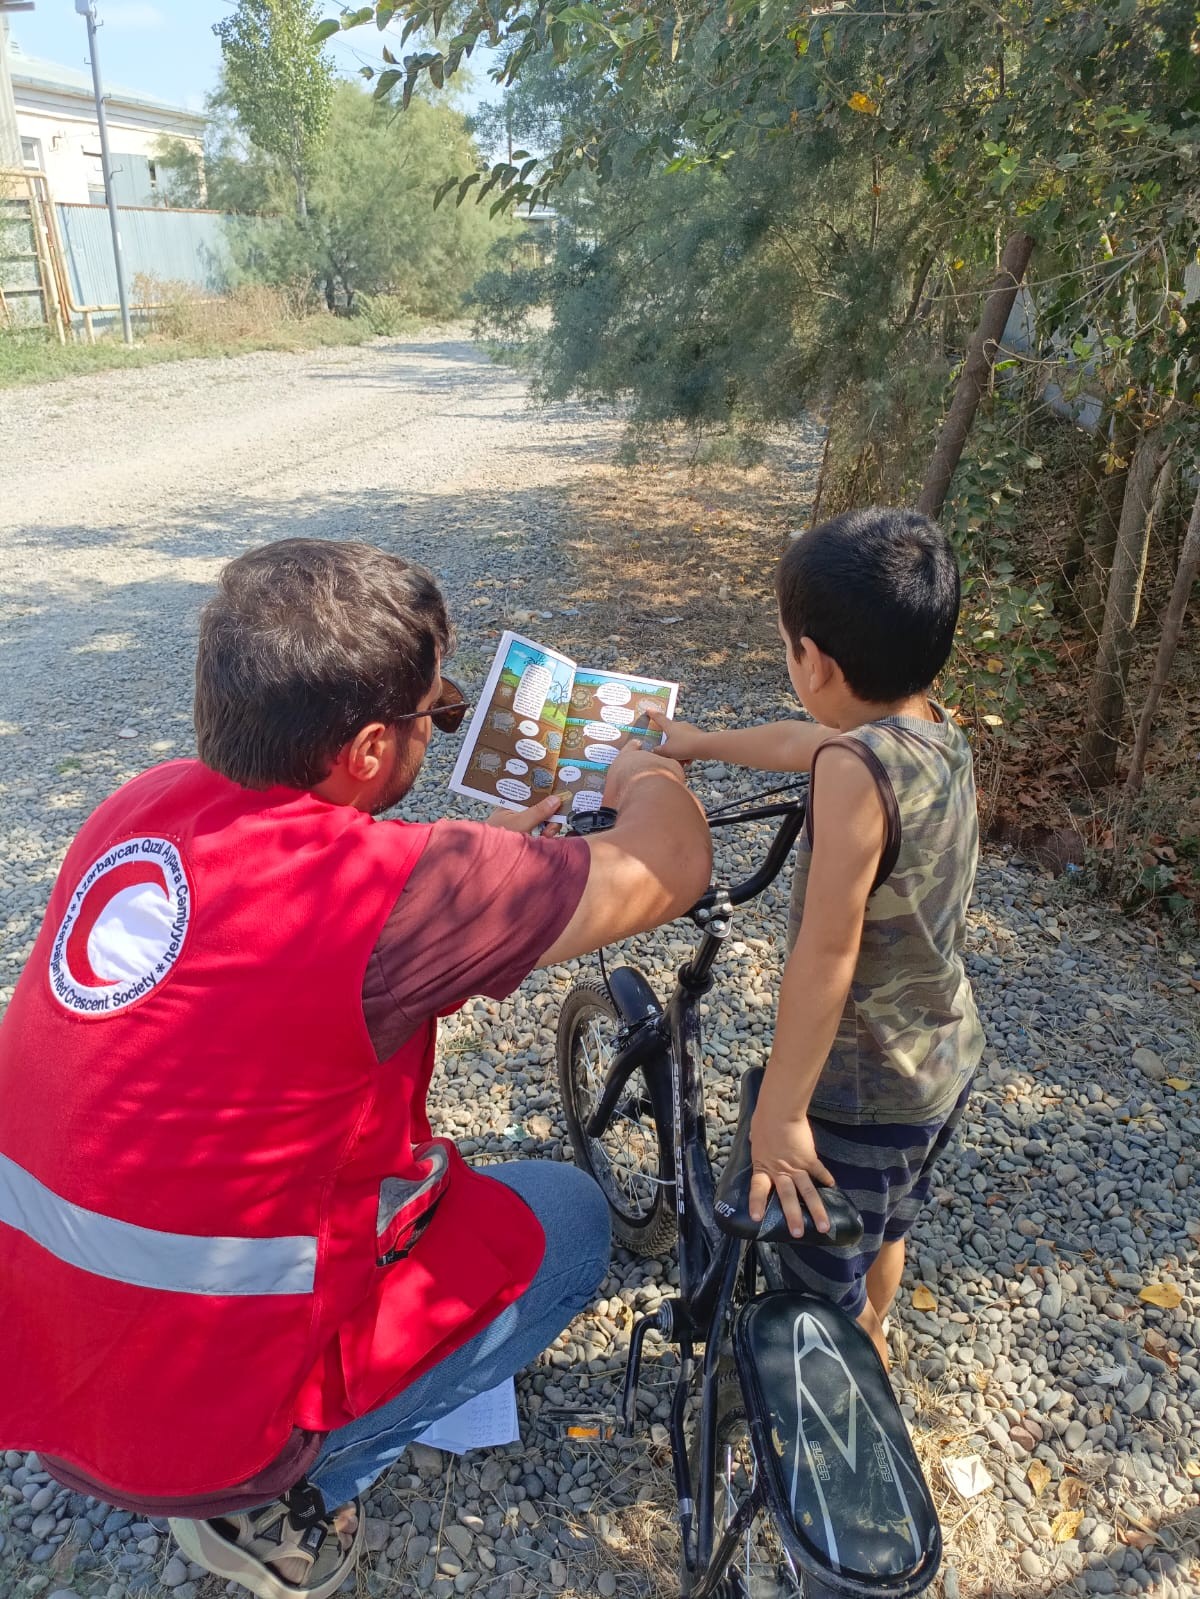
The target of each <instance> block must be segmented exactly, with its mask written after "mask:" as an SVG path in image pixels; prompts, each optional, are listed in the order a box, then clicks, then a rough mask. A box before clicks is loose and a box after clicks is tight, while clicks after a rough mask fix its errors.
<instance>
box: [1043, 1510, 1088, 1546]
mask: <svg viewBox="0 0 1200 1599" xmlns="http://www.w3.org/2000/svg"><path fill="white" fill-rule="evenodd" d="M1082 1520H1083V1511H1082V1510H1060V1511H1059V1513H1058V1515H1057V1516H1055V1518H1054V1520H1053V1521H1052V1522H1051V1523H1050V1536H1051V1537H1052V1538H1053V1539H1054V1541H1055V1543H1069V1542H1070V1541H1071V1539H1072V1538H1074V1537H1075V1536H1076V1534H1077V1533H1078V1531H1079V1523H1080V1522H1081V1521H1082Z"/></svg>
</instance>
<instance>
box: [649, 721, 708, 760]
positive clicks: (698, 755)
mask: <svg viewBox="0 0 1200 1599" xmlns="http://www.w3.org/2000/svg"><path fill="white" fill-rule="evenodd" d="M644 714H645V716H646V720H647V721H648V722H649V723H650V725H651V727H655V728H657V729H658V731H659V732H660V733H665V734H666V738H665V739H664V740H663V742H662V743H661V744H660V745H659V746H658V749H657V750H656V751H655V752H654V753H655V754H656V755H667V756H669V757H670V759H671V760H673V761H680V762H684V761H696V760H703V758H704V744H705V741H706V739H707V737H708V735H707V734H706V733H705V732H703V731H702V729H700V728H698V727H694V726H693V725H692V723H691V722H673V721H672V720H671V718H670V717H669V716H664V715H663V714H662V712H661V711H646V712H645V713H644Z"/></svg>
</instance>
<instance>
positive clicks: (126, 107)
mask: <svg viewBox="0 0 1200 1599" xmlns="http://www.w3.org/2000/svg"><path fill="white" fill-rule="evenodd" d="M9 69H10V72H11V76H12V89H13V100H14V102H15V104H16V110H17V132H18V134H19V136H20V140H21V160H22V163H23V165H24V166H26V167H28V168H31V169H34V170H37V171H40V172H44V173H45V174H46V177H47V179H48V181H49V186H50V194H51V196H52V198H53V199H54V200H56V201H58V202H59V203H60V204H70V203H74V204H78V205H103V204H104V173H103V169H102V167H101V163H100V130H99V127H98V126H97V123H96V106H95V101H94V99H93V97H92V75H91V73H90V72H89V71H88V70H86V69H85V68H82V67H62V66H59V65H58V63H57V62H54V61H41V60H39V59H38V58H37V57H36V56H29V55H25V54H24V52H23V51H22V50H21V48H20V46H19V45H17V43H16V42H15V41H13V40H10V41H9ZM104 105H105V110H106V112H107V114H108V138H109V145H110V147H111V150H112V162H113V188H114V190H115V192H116V197H117V204H118V205H126V206H128V205H165V204H166V203H168V199H169V196H168V194H167V192H166V190H167V187H168V185H167V183H166V181H165V177H164V176H160V174H159V172H158V170H157V167H156V163H155V156H156V154H157V153H158V151H159V149H160V147H161V144H162V141H163V140H164V139H182V140H184V141H185V142H186V143H187V144H189V145H191V146H192V148H193V149H195V150H196V151H197V152H199V151H200V148H201V142H202V140H203V137H204V116H203V114H202V113H201V112H198V111H188V110H186V109H185V108H184V107H183V106H176V105H171V104H170V103H169V102H167V101H165V100H156V99H155V98H154V97H153V96H152V95H148V94H141V93H138V92H135V91H133V90H131V89H121V88H118V87H116V86H115V85H114V84H111V83H106V84H105V86H104Z"/></svg>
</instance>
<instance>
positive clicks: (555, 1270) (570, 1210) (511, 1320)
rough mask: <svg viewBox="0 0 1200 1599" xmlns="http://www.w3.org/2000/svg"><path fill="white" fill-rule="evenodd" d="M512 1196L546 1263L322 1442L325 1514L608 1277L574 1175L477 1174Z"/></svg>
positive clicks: (587, 1201) (563, 1321)
mask: <svg viewBox="0 0 1200 1599" xmlns="http://www.w3.org/2000/svg"><path fill="white" fill-rule="evenodd" d="M482 1169H483V1170H485V1171H486V1174H487V1176H489V1177H494V1178H496V1179H497V1181H499V1182H502V1183H504V1184H505V1185H506V1186H507V1187H509V1188H512V1189H514V1190H515V1191H516V1192H517V1193H518V1194H520V1196H521V1198H522V1199H523V1200H524V1201H525V1203H526V1204H527V1205H528V1206H529V1208H530V1209H531V1210H532V1211H533V1212H534V1213H535V1215H536V1216H537V1218H538V1220H539V1221H540V1222H541V1224H542V1230H543V1231H544V1233H545V1235H546V1253H545V1256H544V1257H543V1260H542V1264H541V1266H540V1267H539V1268H538V1273H537V1276H536V1277H535V1278H534V1280H533V1282H532V1283H531V1284H530V1285H529V1287H528V1288H527V1289H526V1290H525V1292H524V1293H523V1294H522V1295H521V1297H520V1299H518V1300H517V1301H516V1303H515V1304H512V1305H510V1306H509V1307H508V1309H507V1310H504V1311H502V1312H501V1313H500V1315H499V1316H498V1317H497V1318H496V1320H495V1321H493V1322H492V1323H491V1324H490V1325H489V1326H487V1327H485V1328H484V1329H483V1331H482V1332H480V1333H477V1334H476V1335H475V1337H474V1338H472V1339H471V1340H470V1341H469V1342H468V1343H466V1344H464V1345H463V1346H462V1348H461V1349H457V1350H455V1352H454V1353H453V1354H452V1355H448V1356H447V1357H446V1359H445V1360H443V1361H440V1362H439V1363H438V1365H436V1366H434V1367H433V1368H432V1369H431V1370H430V1371H427V1372H426V1373H425V1375H424V1376H423V1377H419V1378H418V1379H417V1381H416V1382H415V1383H412V1384H411V1385H410V1386H409V1387H408V1388H406V1389H405V1390H404V1391H403V1393H401V1394H398V1395H397V1397H396V1398H395V1399H393V1400H391V1401H390V1403H388V1404H386V1405H383V1406H381V1407H380V1409H378V1410H375V1411H371V1412H369V1413H368V1414H367V1415H365V1416H360V1417H359V1418H358V1420H357V1421H353V1422H351V1423H350V1424H349V1426H346V1427H341V1428H339V1429H338V1431H337V1432H333V1433H330V1434H329V1436H328V1438H326V1440H325V1442H324V1444H323V1446H322V1448H321V1453H320V1455H319V1456H318V1457H317V1461H316V1464H315V1465H314V1466H313V1467H312V1468H311V1469H310V1471H309V1473H308V1478H309V1481H310V1482H311V1483H312V1484H313V1485H314V1486H315V1487H317V1488H319V1489H320V1490H321V1494H322V1497H323V1498H324V1500H325V1503H326V1505H327V1506H328V1507H329V1509H330V1510H332V1509H333V1508H334V1506H336V1505H341V1504H344V1503H345V1502H346V1501H347V1500H349V1499H353V1498H354V1497H355V1495H356V1494H364V1493H366V1492H367V1490H368V1489H369V1488H370V1486H371V1484H372V1483H373V1482H374V1481H375V1480H376V1478H378V1477H380V1476H382V1474H383V1473H384V1472H385V1471H386V1470H387V1469H388V1467H389V1466H391V1465H392V1464H393V1463H394V1462H395V1461H396V1460H397V1459H399V1457H400V1456H401V1455H402V1454H403V1453H404V1451H405V1449H406V1448H407V1447H408V1445H409V1444H410V1443H412V1441H413V1440H414V1439H415V1438H417V1437H418V1436H419V1435H420V1434H421V1433H422V1432H424V1431H425V1429H426V1427H429V1426H431V1425H432V1423H433V1422H435V1421H437V1420H438V1419H439V1418H440V1417H442V1416H444V1415H446V1414H447V1413H448V1412H449V1411H451V1410H456V1409H457V1408H458V1406H459V1405H462V1404H465V1403H466V1401H467V1400H468V1399H472V1398H474V1396H475V1395H476V1394H479V1393H483V1392H484V1391H485V1390H486V1389H488V1388H494V1387H495V1386H496V1384H497V1383H500V1382H503V1381H504V1379H505V1378H506V1377H511V1376H514V1375H515V1374H516V1373H517V1372H518V1371H520V1370H522V1368H523V1367H525V1366H527V1365H528V1364H529V1363H530V1361H532V1360H534V1359H536V1357H537V1356H538V1355H540V1354H541V1352H542V1350H543V1349H545V1348H546V1347H547V1346H548V1345H549V1344H551V1343H552V1342H553V1341H554V1339H555V1338H556V1337H557V1336H558V1334H559V1333H560V1332H561V1331H562V1330H563V1328H564V1327H565V1326H567V1324H568V1323H569V1322H570V1321H571V1319H572V1317H574V1316H575V1315H577V1314H578V1312H579V1311H581V1310H582V1309H583V1308H584V1307H585V1306H586V1305H587V1304H589V1303H590V1301H591V1299H592V1297H593V1295H594V1294H595V1292H596V1289H597V1288H598V1287H599V1286H600V1284H601V1282H603V1280H604V1276H605V1273H606V1272H607V1270H608V1265H609V1259H610V1253H611V1240H610V1228H609V1214H608V1206H607V1204H606V1203H605V1201H604V1197H603V1195H602V1194H601V1192H600V1189H599V1188H598V1187H597V1186H596V1184H595V1183H594V1182H593V1181H592V1179H591V1178H590V1177H588V1176H587V1175H586V1174H585V1173H584V1172H581V1171H580V1170H578V1168H577V1167H575V1166H568V1165H563V1164H559V1163H558V1162H556V1161H548V1160H524V1161H508V1162H505V1163H503V1164H501V1165H499V1166H493V1167H486V1168H482Z"/></svg>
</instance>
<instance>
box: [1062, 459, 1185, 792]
mask: <svg viewBox="0 0 1200 1599" xmlns="http://www.w3.org/2000/svg"><path fill="white" fill-rule="evenodd" d="M1164 459H1165V452H1164V449H1163V443H1162V434H1161V432H1160V430H1158V429H1157V428H1156V429H1154V430H1153V431H1149V432H1146V433H1143V434H1142V436H1141V438H1140V439H1139V440H1138V443H1137V448H1136V449H1135V450H1134V452H1133V459H1132V461H1131V462H1130V463H1129V478H1128V481H1127V483H1126V485H1125V498H1124V501H1123V502H1122V505H1121V525H1120V527H1119V528H1118V530H1117V548H1116V551H1115V553H1114V555H1113V566H1112V576H1111V577H1110V578H1109V581H1108V598H1107V601H1106V602H1105V606H1104V621H1103V623H1102V624H1101V628H1100V644H1099V648H1098V649H1097V651H1096V664H1095V666H1094V668H1093V671H1092V686H1091V691H1090V693H1089V695H1088V708H1087V721H1086V723H1085V725H1084V735H1083V746H1082V748H1081V750H1080V754H1079V767H1080V771H1081V773H1082V776H1083V780H1084V782H1085V783H1086V784H1087V785H1088V787H1089V788H1093V789H1096V788H1105V787H1107V785H1108V784H1109V783H1111V782H1112V780H1113V778H1114V777H1115V775H1116V766H1117V746H1118V744H1119V742H1120V737H1121V730H1122V727H1123V726H1124V723H1125V708H1126V689H1127V686H1128V685H1127V682H1126V677H1127V674H1128V670H1129V660H1130V657H1131V655H1132V653H1133V630H1134V627H1135V626H1136V624H1137V617H1138V610H1139V609H1140V607H1141V602H1142V582H1143V579H1144V578H1145V575H1146V553H1147V551H1148V549H1149V547H1150V527H1151V524H1152V522H1153V518H1154V501H1155V496H1156V488H1157V482H1158V475H1159V472H1160V470H1161V468H1162V466H1163V463H1164Z"/></svg>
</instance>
